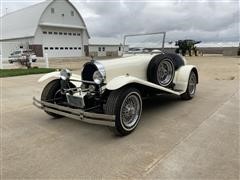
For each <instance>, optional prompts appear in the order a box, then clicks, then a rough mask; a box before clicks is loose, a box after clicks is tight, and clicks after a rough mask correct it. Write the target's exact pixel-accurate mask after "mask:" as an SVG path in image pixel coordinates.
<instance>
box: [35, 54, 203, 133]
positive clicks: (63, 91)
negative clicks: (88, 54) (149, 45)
mask: <svg viewBox="0 0 240 180" xmlns="http://www.w3.org/2000/svg"><path fill="white" fill-rule="evenodd" d="M49 78H51V81H50V82H49V83H48V84H47V85H46V86H45V88H44V89H43V91H42V95H41V100H37V99H36V98H33V100H34V102H33V103H34V105H35V106H37V107H39V108H41V109H43V110H44V111H45V112H46V113H48V114H49V115H51V116H53V117H62V116H65V117H69V118H72V119H77V120H81V121H84V122H88V123H93V124H101V125H107V126H112V127H114V128H113V129H114V130H115V132H117V133H118V134H120V135H127V134H129V133H131V132H132V131H133V130H134V129H135V128H136V127H137V125H138V123H139V120H140V117H141V113H142V98H143V97H146V96H149V95H153V94H173V95H178V96H180V97H181V98H182V99H184V100H189V99H192V98H193V97H194V95H195V92H196V84H197V83H198V71H197V68H196V67H195V66H193V65H187V64H186V60H185V59H184V58H183V57H181V56H180V55H178V54H170V53H164V52H161V51H160V52H154V53H149V54H132V55H129V56H125V57H124V56H123V57H121V58H116V59H112V60H101V61H95V60H92V61H91V62H87V63H86V64H85V65H84V67H83V70H82V72H81V75H77V74H72V73H71V72H70V71H69V70H67V69H63V70H62V71H60V72H59V71H58V72H52V73H49V74H46V75H44V76H43V77H41V78H40V79H39V81H40V82H42V81H45V80H47V79H49Z"/></svg>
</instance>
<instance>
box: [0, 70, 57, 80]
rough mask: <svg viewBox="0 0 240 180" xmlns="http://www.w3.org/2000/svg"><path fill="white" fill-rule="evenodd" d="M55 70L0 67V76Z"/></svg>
mask: <svg viewBox="0 0 240 180" xmlns="http://www.w3.org/2000/svg"><path fill="white" fill-rule="evenodd" d="M53 71H56V69H53V68H30V69H0V78H2V77H11V76H23V75H29V74H44V73H49V72H53Z"/></svg>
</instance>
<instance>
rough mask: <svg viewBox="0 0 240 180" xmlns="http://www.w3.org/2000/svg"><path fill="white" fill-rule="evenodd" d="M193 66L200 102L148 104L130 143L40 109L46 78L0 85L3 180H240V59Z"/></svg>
mask: <svg viewBox="0 0 240 180" xmlns="http://www.w3.org/2000/svg"><path fill="white" fill-rule="evenodd" d="M187 59H188V61H189V64H195V65H197V66H198V69H199V76H200V84H199V85H198V87H197V88H198V89H197V95H196V97H195V98H194V99H193V100H191V101H181V100H180V99H179V98H178V97H172V96H160V97H158V98H153V99H148V100H146V101H144V106H143V114H142V119H141V122H140V124H139V126H138V128H137V129H136V131H135V132H134V133H132V134H131V135H129V136H126V137H122V138H120V137H116V136H114V135H113V134H112V132H110V131H109V129H108V128H107V127H104V126H97V125H90V124H86V123H82V122H79V121H75V120H71V119H68V118H61V119H52V118H51V117H50V116H48V115H47V114H45V113H44V112H42V111H40V110H39V109H37V108H35V107H34V106H33V105H32V97H33V96H34V95H39V94H40V92H41V88H42V87H43V86H44V84H39V83H37V79H38V78H39V77H40V76H41V75H29V76H24V77H23V76H22V77H12V78H2V79H0V81H1V84H0V86H1V164H0V165H1V172H2V174H1V175H2V176H1V179H27V178H29V179H40V178H43V179H53V178H57V179H69V178H77V179H83V178H84V179H89V178H91V179H93V178H95V179H99V178H108V179H115V178H126V179H127V178H131V179H132V178H135V179H139V178H145V179H152V178H158V179H239V68H240V62H239V59H238V58H236V57H221V56H219V57H191V58H190V57H187ZM72 66H74V67H76V69H80V66H81V63H73V64H72ZM78 67H79V68H78ZM76 72H79V70H77V71H76Z"/></svg>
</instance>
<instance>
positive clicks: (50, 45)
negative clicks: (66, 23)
mask: <svg viewBox="0 0 240 180" xmlns="http://www.w3.org/2000/svg"><path fill="white" fill-rule="evenodd" d="M43 32H44V33H47V34H44V33H43ZM49 33H51V34H49ZM55 33H57V34H55ZM34 43H35V44H42V46H43V53H44V54H45V53H47V54H48V56H49V57H78V56H82V55H84V53H83V44H82V33H81V30H78V29H68V28H53V27H44V28H39V30H38V32H37V34H36V37H35V40H34Z"/></svg>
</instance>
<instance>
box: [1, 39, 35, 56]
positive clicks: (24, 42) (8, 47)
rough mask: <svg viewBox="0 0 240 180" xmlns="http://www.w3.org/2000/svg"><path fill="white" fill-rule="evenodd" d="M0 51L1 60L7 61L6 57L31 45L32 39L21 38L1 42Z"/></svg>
mask: <svg viewBox="0 0 240 180" xmlns="http://www.w3.org/2000/svg"><path fill="white" fill-rule="evenodd" d="M0 43H1V46H2V47H1V49H2V52H1V53H0V54H2V57H3V60H7V58H8V56H9V55H10V54H11V53H12V52H13V51H16V50H18V49H20V47H21V46H22V48H23V49H27V48H28V45H29V44H32V43H33V38H23V39H12V40H8V41H2V42H0Z"/></svg>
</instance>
